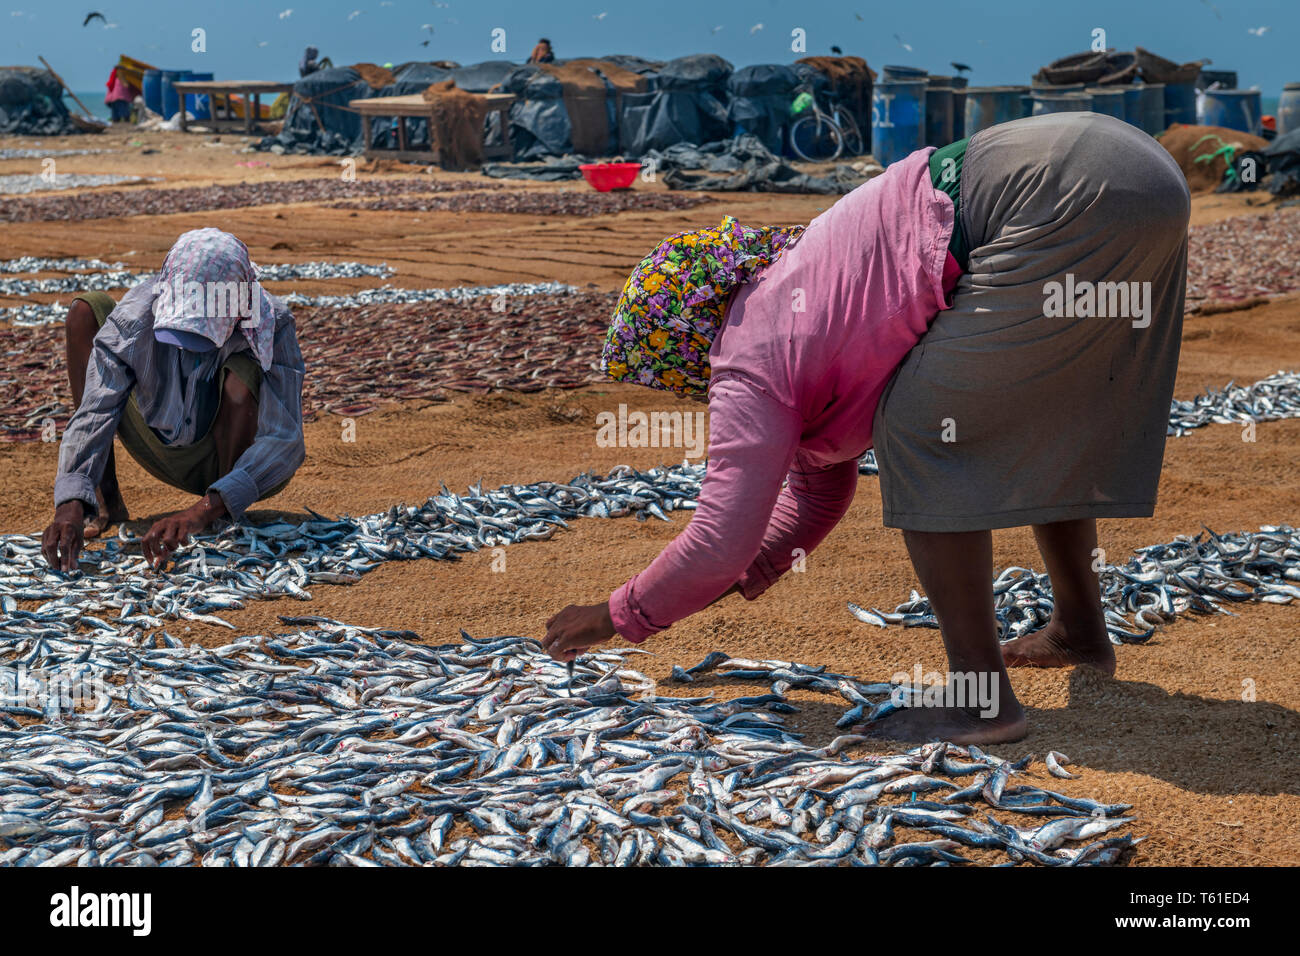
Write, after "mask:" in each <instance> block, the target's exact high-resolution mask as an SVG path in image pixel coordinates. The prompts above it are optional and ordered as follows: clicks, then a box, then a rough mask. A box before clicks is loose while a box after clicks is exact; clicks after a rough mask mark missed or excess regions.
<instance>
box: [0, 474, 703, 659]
mask: <svg viewBox="0 0 1300 956" xmlns="http://www.w3.org/2000/svg"><path fill="white" fill-rule="evenodd" d="M703 475H704V466H703V465H690V464H683V465H679V466H677V467H675V468H653V469H651V470H649V471H646V472H640V471H635V470H634V469H632V468H629V467H627V466H620V467H618V468H615V469H613V470H612V471H611V472H610V473H609V474H608V475H605V476H596V475H580V476H578V477H577V478H574V479H573V480H572V481H570V482H567V483H560V484H557V483H554V482H537V483H535V484H530V485H503V486H502V487H500V488H498V489H496V490H491V489H489V490H484V489H483V488H482V487H480V486H479V485H474V486H472V487H470V488H469V489H468V492H467V493H466V494H455V493H453V492H451V491H448V490H447V489H446V487H445V486H444V487H443V488H442V489H441V491H440V492H439V493H438V494H436V495H433V496H432V497H430V498H429V499H428V500H427V501H426V502H424V504H423V505H420V506H418V507H416V506H405V507H399V506H393V507H392V508H390V509H388V510H387V511H381V512H378V513H376V514H371V515H365V516H363V517H360V518H356V519H352V518H347V517H343V518H337V519H328V518H324V517H321V516H319V515H317V516H315V517H313V518H312V519H310V520H307V521H303V522H301V523H299V524H290V523H288V522H283V523H277V524H270V525H230V526H227V527H226V528H224V529H222V530H219V531H213V532H209V533H206V534H203V535H199V536H197V537H195V538H194V539H193V540H192V543H191V544H189V545H187V546H185V547H183V548H182V549H181V550H179V551H178V552H176V556H175V559H174V564H173V569H172V571H171V572H170V573H166V574H155V573H153V572H152V571H150V570H149V568H148V566H147V565H146V563H145V561H144V559H143V557H142V556H141V554H140V551H139V548H138V547H137V546H136V539H135V538H134V537H133V536H132V535H131V533H130V532H129V531H128V530H127V526H125V525H123V526H122V527H121V529H120V530H119V533H118V537H117V538H110V539H108V540H107V541H106V542H105V543H104V546H103V547H102V548H100V549H94V550H89V549H88V550H86V551H84V552H83V553H82V556H81V570H84V571H86V572H89V573H85V574H82V573H74V574H72V575H70V576H69V575H65V574H63V573H61V572H58V571H52V570H50V569H49V568H48V567H47V566H46V562H45V559H44V558H43V557H42V555H41V542H40V538H39V537H38V536H34V535H13V534H11V535H0V639H3V638H5V637H6V636H10V637H12V636H14V634H21V632H22V628H24V627H31V628H35V629H36V630H38V631H43V632H47V633H50V634H55V633H57V634H60V635H66V634H70V633H72V632H73V631H74V630H75V629H76V628H77V626H78V625H79V624H85V625H87V626H90V627H94V628H103V629H106V630H109V629H132V628H135V629H140V630H150V629H153V628H157V627H161V626H163V625H164V623H165V622H166V621H168V620H177V619H184V620H195V621H203V622H205V623H209V624H216V625H220V626H224V627H227V628H231V629H232V630H233V629H234V628H233V626H232V625H231V624H229V623H228V622H226V621H224V620H222V618H221V617H220V612H222V611H224V610H228V609H233V608H240V607H243V606H244V605H245V603H246V602H248V601H250V600H257V599H262V598H279V597H292V598H297V599H299V600H304V601H305V600H310V599H311V596H312V595H311V591H310V589H311V588H313V587H315V586H316V585H318V584H352V583H355V582H357V581H359V580H360V579H361V575H363V574H365V573H366V572H367V571H370V570H372V569H373V568H375V567H377V566H378V565H379V564H381V563H383V562H385V561H401V560H410V559H417V558H434V559H450V558H455V557H457V556H459V555H461V554H464V553H467V552H470V551H477V550H480V549H483V548H495V547H500V546H504V545H508V544H513V543H517V542H520V541H536V540H545V539H547V538H549V537H551V536H552V535H553V534H554V533H555V531H556V529H558V528H567V527H568V522H569V521H570V520H572V519H574V518H580V517H600V518H616V517H622V516H624V515H636V517H637V518H639V519H643V520H644V519H646V518H657V519H660V520H664V521H667V520H668V517H667V516H668V514H669V513H671V512H673V511H675V510H677V509H680V508H687V509H689V508H693V507H694V506H695V499H696V498H697V497H698V495H699V489H700V482H701V480H702V479H703ZM17 601H41V602H44V603H42V604H41V605H40V607H39V608H37V610H36V611H34V612H29V611H20V610H18V609H17V605H16V602H17ZM105 614H108V615H111V616H112V623H110V622H109V621H106V620H105V619H104V617H103V615H105Z"/></svg>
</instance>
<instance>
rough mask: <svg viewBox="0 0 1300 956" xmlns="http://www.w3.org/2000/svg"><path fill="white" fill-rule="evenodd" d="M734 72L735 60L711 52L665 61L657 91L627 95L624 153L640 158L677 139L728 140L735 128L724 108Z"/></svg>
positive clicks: (622, 121) (622, 127)
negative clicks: (728, 60) (728, 84)
mask: <svg viewBox="0 0 1300 956" xmlns="http://www.w3.org/2000/svg"><path fill="white" fill-rule="evenodd" d="M731 73H732V67H731V64H730V63H728V62H727V61H726V60H724V59H723V58H722V57H720V56H714V55H713V54H711V53H706V54H699V55H696V56H683V57H679V58H678V59H676V60H670V61H669V62H668V63H665V64H664V65H663V69H661V70H660V71H659V73H658V76H657V83H656V87H655V89H654V91H653V92H647V93H630V94H627V95H625V96H624V97H623V108H622V111H621V113H620V115H619V142H620V144H621V146H622V150H623V153H624V154H625V155H629V156H641V155H644V154H645V153H646V152H648V151H649V150H652V149H665V148H666V147H669V146H672V145H673V144H674V143H708V142H712V141H714V140H720V139H724V138H726V136H727V135H728V134H729V133H730V132H731V121H730V119H729V118H728V116H727V106H726V103H727V79H728V78H729V77H730V76H731Z"/></svg>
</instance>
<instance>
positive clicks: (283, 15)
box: [280, 7, 293, 20]
mask: <svg viewBox="0 0 1300 956" xmlns="http://www.w3.org/2000/svg"><path fill="white" fill-rule="evenodd" d="M291 16H293V7H290V8H289V9H288V10H281V11H280V19H281V20H288V19H289V18H290V17H291Z"/></svg>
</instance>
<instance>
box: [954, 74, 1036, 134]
mask: <svg viewBox="0 0 1300 956" xmlns="http://www.w3.org/2000/svg"><path fill="white" fill-rule="evenodd" d="M1022 95H1024V90H1023V89H1022V88H1021V87H1019V86H971V87H967V89H966V124H965V128H964V129H963V131H962V135H963V136H974V135H975V134H976V133H978V132H979V131H980V130H982V129H988V128H989V127H990V126H996V125H997V124H998V123H1009V122H1011V121H1012V120H1017V119H1020V110H1021V104H1020V97H1021V96H1022Z"/></svg>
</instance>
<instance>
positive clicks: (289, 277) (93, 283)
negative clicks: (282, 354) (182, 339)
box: [0, 257, 441, 317]
mask: <svg viewBox="0 0 1300 956" xmlns="http://www.w3.org/2000/svg"><path fill="white" fill-rule="evenodd" d="M30 258H31V257H28V259H29V260H30ZM13 261H18V262H22V261H24V260H13ZM67 261H69V260H45V262H47V263H58V262H67ZM71 261H76V260H71ZM9 264H10V263H7V262H0V272H7V271H9V270H6V269H5V268H4V266H6V265H9ZM42 270H50V271H53V269H52V267H51V266H50V265H47V264H44V263H41V262H38V263H37V269H30V270H24V271H31V272H35V271H42ZM60 271H66V270H60ZM155 274H156V273H154V272H130V271H127V270H124V269H107V270H103V271H99V272H87V273H75V274H73V275H68V276H60V277H58V278H38V279H0V296H28V295H37V294H47V295H48V294H51V293H66V292H91V291H108V290H109V289H129V288H131V287H132V286H134V285H136V284H137V283H139V282H141V281H143V280H144V279H146V278H148V277H149V276H151V275H155ZM392 275H394V270H393V268H392V267H391V266H389V265H388V263H386V262H384V263H379V264H371V263H366V262H283V263H275V264H272V265H267V266H258V268H257V278H258V281H260V282H292V281H295V280H300V279H321V280H324V279H358V278H372V277H373V278H380V279H387V278H389V277H391V276H392ZM439 291H441V290H439ZM0 317H2V313H0Z"/></svg>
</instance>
